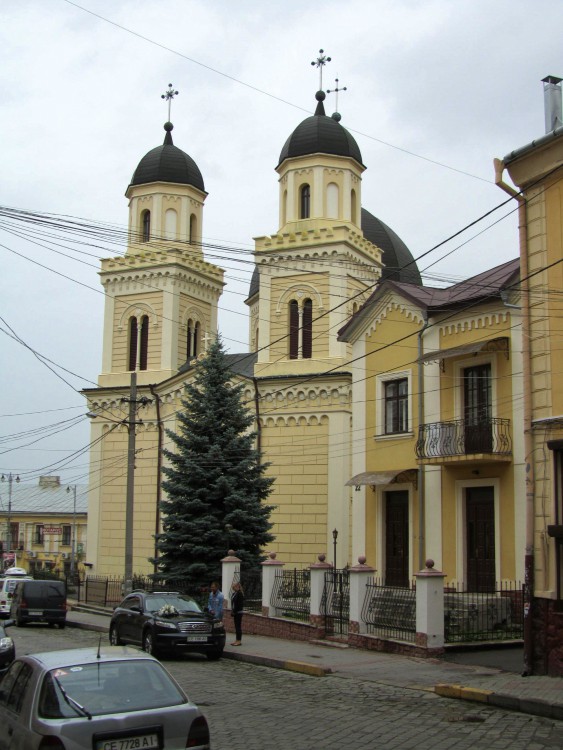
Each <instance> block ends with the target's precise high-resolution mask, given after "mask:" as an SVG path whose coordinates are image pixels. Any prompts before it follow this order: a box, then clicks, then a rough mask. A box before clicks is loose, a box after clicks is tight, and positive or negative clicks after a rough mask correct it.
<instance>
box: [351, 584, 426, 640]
mask: <svg viewBox="0 0 563 750" xmlns="http://www.w3.org/2000/svg"><path fill="white" fill-rule="evenodd" d="M362 620H363V621H364V622H365V623H366V626H367V632H368V633H370V634H371V635H377V636H380V637H381V638H391V639H394V640H400V641H412V642H414V640H415V636H416V590H415V588H414V584H413V585H412V586H411V587H409V588H400V587H398V586H384V585H383V583H382V581H380V580H379V579H377V578H369V579H368V582H367V584H366V593H365V597H364V603H363V606H362Z"/></svg>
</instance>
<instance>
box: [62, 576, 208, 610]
mask: <svg viewBox="0 0 563 750" xmlns="http://www.w3.org/2000/svg"><path fill="white" fill-rule="evenodd" d="M73 585H74V591H75V596H76V598H77V600H78V601H79V602H82V603H84V604H97V605H99V606H102V607H115V606H117V605H118V604H119V603H120V602H121V600H122V599H123V597H124V596H125V579H124V578H123V576H92V575H89V576H86V578H85V579H84V580H83V581H76V582H74V584H73ZM132 588H133V590H136V589H143V590H144V591H178V592H180V593H181V594H188V595H189V596H191V597H192V598H194V599H195V600H196V601H197V602H198V604H199V605H200V606H201V607H205V606H206V605H207V597H208V595H209V590H208V588H207V587H201V586H199V587H198V586H195V587H194V586H186V583H185V581H183V580H165V579H158V578H152V577H151V576H142V575H134V576H133V578H132Z"/></svg>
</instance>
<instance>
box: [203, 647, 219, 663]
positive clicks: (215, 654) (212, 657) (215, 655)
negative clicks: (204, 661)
mask: <svg viewBox="0 0 563 750" xmlns="http://www.w3.org/2000/svg"><path fill="white" fill-rule="evenodd" d="M205 655H206V656H207V658H208V659H209V661H217V660H218V659H220V658H221V657H222V656H223V649H216V650H215V651H206V653H205Z"/></svg>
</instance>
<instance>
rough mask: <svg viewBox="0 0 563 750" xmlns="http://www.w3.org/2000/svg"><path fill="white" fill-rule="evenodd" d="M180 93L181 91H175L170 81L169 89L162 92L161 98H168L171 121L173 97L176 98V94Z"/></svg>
mask: <svg viewBox="0 0 563 750" xmlns="http://www.w3.org/2000/svg"><path fill="white" fill-rule="evenodd" d="M179 93H180V92H179V91H174V89H173V88H172V84H171V83H169V84H168V91H167V92H166V93H165V94H162V95H161V97H160V98H161V99H166V101H167V102H168V122H170V107H171V105H172V99H174V97H175V96H178V94H179Z"/></svg>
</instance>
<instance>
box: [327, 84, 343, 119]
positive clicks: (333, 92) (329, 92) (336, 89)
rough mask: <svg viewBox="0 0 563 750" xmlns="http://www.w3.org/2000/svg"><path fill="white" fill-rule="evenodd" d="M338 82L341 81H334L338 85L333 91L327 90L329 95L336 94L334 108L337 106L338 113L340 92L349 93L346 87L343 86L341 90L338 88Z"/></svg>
mask: <svg viewBox="0 0 563 750" xmlns="http://www.w3.org/2000/svg"><path fill="white" fill-rule="evenodd" d="M338 81H339V79H338V78H335V79H334V82H335V84H336V86H335V88H333V89H327V90H326V93H327V94H336V102H335V105H334V106H335V109H336V111H337V112H338V92H339V91H347V88H346V86H342V87H340V88H339V87H338Z"/></svg>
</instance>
